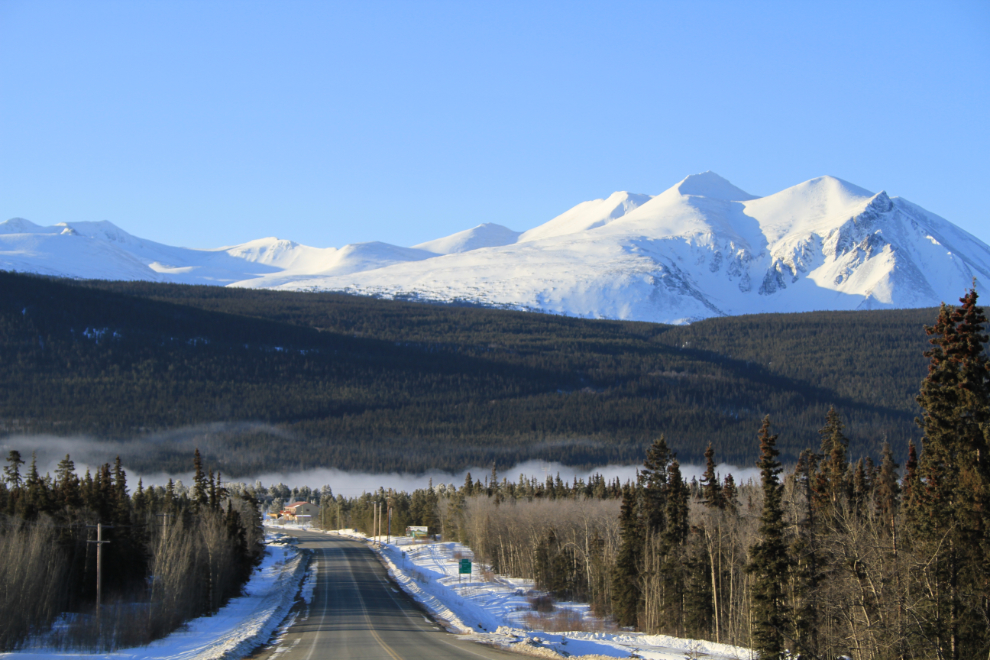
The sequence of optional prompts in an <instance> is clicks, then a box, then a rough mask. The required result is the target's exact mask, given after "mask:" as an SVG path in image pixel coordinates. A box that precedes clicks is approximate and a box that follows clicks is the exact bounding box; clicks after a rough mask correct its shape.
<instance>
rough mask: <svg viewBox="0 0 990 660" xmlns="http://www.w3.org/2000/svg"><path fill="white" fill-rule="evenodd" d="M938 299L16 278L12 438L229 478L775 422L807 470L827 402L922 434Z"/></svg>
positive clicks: (437, 460)
mask: <svg viewBox="0 0 990 660" xmlns="http://www.w3.org/2000/svg"><path fill="white" fill-rule="evenodd" d="M932 315H933V312H932V310H895V311H877V312H849V313H843V312H827V313H826V312H822V313H810V314H781V315H760V316H748V317H736V318H720V319H711V320H708V321H703V322H700V323H695V324H693V325H690V326H684V327H678V326H664V325H657V324H649V323H633V322H618V321H601V320H586V319H575V318H567V317H559V316H551V315H544V314H535V313H523V312H512V311H504V310H491V309H480V308H467V307H454V306H441V305H428V304H418V303H409V302H402V301H386V300H376V299H372V298H364V297H356V296H346V295H339V294H323V293H295V292H273V291H255V290H246V289H229V288H222V287H204V286H180V285H165V284H155V283H147V282H78V281H69V280H57V279H50V278H44V277H39V276H31V275H23V274H15V273H8V272H0V439H2V438H5V437H6V438H10V437H12V436H18V435H29V434H51V435H56V436H63V437H64V436H74V435H82V436H86V437H89V438H94V439H100V440H107V441H110V442H112V443H113V444H114V446H113V451H114V453H119V454H120V455H121V457H122V459H123V460H124V461H125V463H126V464H127V465H129V466H131V468H132V469H136V470H140V471H142V472H145V471H147V472H153V471H154V472H157V471H160V470H166V471H180V470H184V469H186V463H187V458H186V457H187V456H188V455H189V453H190V452H191V451H192V448H193V447H196V446H198V447H200V448H201V449H202V451H203V455H204V457H205V458H207V459H208V460H210V461H211V462H212V463H214V464H216V465H217V466H218V467H219V468H220V469H221V470H222V471H223V472H224V473H225V474H229V475H230V476H232V477H237V476H240V475H246V474H250V473H253V472H257V471H261V470H270V469H273V468H274V469H300V468H307V467H316V466H327V467H337V468H341V469H349V470H358V469H359V470H369V471H386V470H389V471H390V470H400V471H407V472H417V471H421V470H424V469H427V468H431V469H436V468H440V469H450V470H457V469H463V468H464V467H469V466H471V465H479V464H483V465H490V464H492V463H497V464H499V465H506V466H507V465H511V464H513V463H515V462H517V461H523V460H527V459H544V460H556V461H561V462H563V463H565V464H569V465H575V466H585V467H587V466H594V465H602V464H604V463H607V462H623V463H636V462H640V461H641V460H642V459H643V451H644V447H646V446H648V445H649V443H650V442H652V440H653V439H655V438H656V437H657V436H658V435H659V434H661V433H663V434H665V436H666V438H667V441H668V443H669V445H670V447H671V448H672V449H673V450H675V451H677V452H678V455H679V456H680V457H681V460H683V461H685V462H693V463H700V462H701V461H702V459H703V456H702V454H703V452H704V450H705V448H706V447H707V446H708V444H709V443H711V444H712V445H713V447H714V448H715V450H716V451H717V452H718V454H719V456H720V457H721V458H722V460H724V461H726V462H728V463H734V464H747V465H749V464H752V462H753V460H755V458H756V450H755V449H754V447H753V446H752V444H751V443H748V442H742V441H741V438H745V437H747V436H749V435H750V434H751V432H752V431H751V429H752V428H753V426H754V424H758V423H759V420H761V419H762V418H763V417H764V416H765V415H767V414H770V415H772V416H773V419H774V421H775V425H776V427H777V428H778V429H779V430H780V432H781V438H782V441H781V444H780V446H779V449H780V451H781V457H782V460H784V461H785V462H787V463H791V464H793V463H794V462H795V461H796V460H797V458H798V454H799V453H800V451H801V449H803V448H804V447H805V446H806V445H807V444H808V443H809V442H810V441H811V440H812V439H814V438H815V437H816V436H817V430H818V427H819V425H820V420H821V419H822V418H823V416H824V414H825V412H826V411H827V410H828V409H829V407H830V406H832V405H835V406H836V407H838V408H839V409H841V410H843V413H844V415H845V418H846V432H847V434H848V437H849V439H850V452H851V453H852V454H853V455H855V456H859V455H867V454H868V455H872V456H873V457H874V458H877V459H879V456H880V448H881V445H882V443H883V441H884V439H887V440H889V441H890V443H891V445H892V446H893V447H894V451H895V456H896V457H898V459H899V460H900V459H903V456H904V452H905V451H906V447H907V440H908V439H909V438H911V437H917V436H918V431H917V428H916V427H915V426H914V425H913V419H914V417H915V416H916V414H917V413H918V409H917V405H916V404H915V402H914V399H913V397H914V395H915V393H916V392H917V389H918V383H919V382H920V381H921V378H922V377H923V376H924V369H925V362H924V360H923V358H922V357H921V353H922V351H923V347H924V346H925V334H924V331H923V324H924V322H925V321H926V320H928V319H930V318H932Z"/></svg>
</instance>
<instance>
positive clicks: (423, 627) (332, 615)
mask: <svg viewBox="0 0 990 660" xmlns="http://www.w3.org/2000/svg"><path fill="white" fill-rule="evenodd" d="M293 533H294V534H295V535H297V536H298V537H299V540H300V544H299V546H300V547H303V548H312V549H313V551H314V552H315V556H314V558H313V560H314V561H316V562H318V563H317V569H316V571H317V572H316V587H315V589H314V592H313V602H312V604H311V605H310V606H309V607H308V610H307V609H304V610H303V612H302V613H300V615H299V616H298V617H297V618H296V622H295V624H293V625H292V627H291V628H289V631H288V633H287V634H286V635H285V637H284V638H283V639H282V641H281V642H280V643H279V644H278V646H275V647H271V648H266V649H263V650H262V651H259V652H258V653H256V654H255V655H254V656H252V657H253V658H259V659H263V660H267V659H271V660H275V659H277V660H316V659H317V658H334V660H366V659H369V658H380V659H382V660H507V659H509V658H511V659H512V660H519V657H520V656H519V655H517V654H515V653H508V652H506V651H499V650H497V649H493V648H489V647H487V646H483V645H481V644H477V643H475V642H471V641H468V640H465V639H463V638H461V637H459V636H458V635H452V634H450V633H448V632H445V631H443V630H442V629H441V628H440V627H439V626H438V625H437V624H435V623H433V622H432V621H430V620H429V619H427V618H426V616H425V614H424V613H423V610H421V609H420V608H419V607H418V606H417V605H415V604H414V603H413V601H412V600H411V599H410V598H409V597H408V596H406V594H405V593H404V592H402V591H400V590H399V588H398V587H396V586H395V585H394V584H393V583H392V582H390V581H389V579H388V574H387V573H386V571H385V568H384V567H383V566H382V565H381V563H380V562H379V561H378V559H377V558H376V557H375V555H374V553H372V552H371V550H370V549H368V548H367V547H366V546H365V545H364V543H361V542H358V541H351V540H348V539H344V538H340V537H336V536H328V535H324V534H316V533H313V532H303V531H300V532H293Z"/></svg>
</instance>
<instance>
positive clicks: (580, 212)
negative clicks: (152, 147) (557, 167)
mask: <svg viewBox="0 0 990 660" xmlns="http://www.w3.org/2000/svg"><path fill="white" fill-rule="evenodd" d="M0 268H5V269H13V270H23V271H31V272H41V273H47V274H55V275H65V276H69V277H95V278H108V279H146V280H159V281H174V282H188V283H210V284H222V285H234V286H243V287H261V288H280V289H296V290H300V289H301V290H329V291H347V292H352V293H359V294H370V295H378V296H384V297H395V296H403V297H408V296H412V297H418V298H420V299H424V300H434V301H470V302H475V303H480V304H485V305H492V306H499V307H508V308H513V309H526V310H538V311H544V312H552V313H558V314H566V315H571V316H581V317H590V318H618V319H634V320H643V321H658V322H666V323H683V322H690V321H693V320H697V319H702V318H707V317H711V316H719V315H735V314H746V313H759V312H795V311H810V310H824V309H842V310H850V309H876V308H897V307H922V306H934V305H938V304H939V302H941V301H943V300H945V301H955V300H956V299H957V298H958V297H959V296H960V295H961V294H962V293H963V292H964V290H965V289H966V288H967V287H969V286H971V284H972V281H973V278H974V277H975V278H976V279H977V280H978V281H979V282H980V283H982V282H986V281H988V280H990V247H988V246H987V245H986V244H985V243H983V242H982V241H980V240H979V239H977V238H975V237H974V236H971V235H970V234H968V233H967V232H965V231H963V230H961V229H959V228H958V227H956V226H954V225H953V224H952V223H950V222H949V221H947V220H945V219H944V218H941V217H939V216H937V215H935V214H933V213H930V212H928V211H926V210H925V209H922V208H921V207H918V206H916V205H914V204H912V203H911V202H908V201H907V200H904V199H900V198H890V197H888V196H887V194H886V193H884V192H880V193H876V194H874V193H872V192H870V191H867V190H864V189H862V188H859V187H857V186H855V185H853V184H850V183H847V182H845V181H842V180H840V179H837V178H834V177H820V178H817V179H812V180H810V181H806V182H804V183H801V184H798V185H796V186H793V187H791V188H788V189H786V190H783V191H780V192H778V193H775V194H773V195H769V196H766V197H759V198H757V197H754V196H753V195H750V194H748V193H746V192H745V191H743V190H740V189H739V188H737V187H735V186H733V185H732V184H731V183H729V182H728V181H726V180H725V179H723V178H721V177H720V176H718V175H717V174H715V173H713V172H705V173H703V174H696V175H692V176H689V177H687V178H685V179H684V180H682V181H680V182H678V183H677V184H675V185H674V186H672V187H671V188H669V189H668V190H666V191H664V192H662V193H660V194H659V195H656V196H650V195H639V194H633V193H628V192H616V193H613V194H612V195H610V196H609V197H607V198H605V199H597V200H593V201H589V202H584V203H581V204H578V205H577V206H575V207H574V208H572V209H570V210H568V211H566V212H565V213H562V214H561V215H559V216H557V217H556V218H553V219H552V220H550V221H548V222H546V223H545V224H542V225H540V226H538V227H535V228H533V229H530V230H529V231H526V232H521V233H520V232H515V231H513V230H511V229H508V228H506V227H503V226H501V225H496V224H483V225H479V226H476V227H474V228H473V229H468V230H465V231H462V232H458V233H456V234H453V235H451V236H447V237H444V238H439V239H436V240H433V241H428V242H426V243H421V244H419V245H417V246H414V247H412V248H405V247H399V246H396V245H390V244H388V243H379V242H372V243H361V244H356V245H347V246H344V247H342V248H339V249H337V248H312V247H307V246H303V245H299V244H296V243H292V242H291V241H285V240H279V239H276V238H266V239H260V240H257V241H252V242H249V243H245V244H243V245H236V246H229V247H225V248H219V249H216V250H190V249H185V248H175V247H170V246H166V245H162V244H159V243H154V242H151V241H145V240H142V239H139V238H136V237H134V236H131V235H130V234H127V233H126V232H124V231H123V230H121V229H119V228H118V227H116V226H114V225H112V224H110V223H106V222H103V223H82V222H79V223H63V224H60V225H55V226H53V227H39V226H37V225H34V224H33V223H30V222H28V221H26V220H22V219H14V220H8V221H7V222H5V223H0Z"/></svg>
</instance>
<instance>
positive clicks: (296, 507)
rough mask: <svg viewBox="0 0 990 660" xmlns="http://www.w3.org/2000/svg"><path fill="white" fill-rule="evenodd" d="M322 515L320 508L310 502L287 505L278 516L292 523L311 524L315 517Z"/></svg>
mask: <svg viewBox="0 0 990 660" xmlns="http://www.w3.org/2000/svg"><path fill="white" fill-rule="evenodd" d="M319 515H320V508H319V507H318V506H316V505H315V504H310V503H309V502H293V503H292V504H289V505H286V507H285V508H284V509H282V511H281V512H280V513H279V514H278V517H279V519H280V520H288V521H290V522H310V521H311V520H312V519H313V518H314V517H316V516H319Z"/></svg>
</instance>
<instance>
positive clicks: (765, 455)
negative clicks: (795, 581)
mask: <svg viewBox="0 0 990 660" xmlns="http://www.w3.org/2000/svg"><path fill="white" fill-rule="evenodd" d="M759 438H760V460H759V462H758V463H757V464H756V466H757V467H758V468H760V484H761V486H762V489H763V513H762V514H761V515H760V526H759V539H758V540H757V541H756V543H755V544H753V546H752V547H751V548H750V550H749V563H748V564H747V565H746V570H747V571H748V572H749V573H750V574H751V575H752V576H753V586H752V592H751V593H752V612H753V615H752V616H753V650H755V651H756V652H757V654H758V656H759V657H760V658H761V660H766V659H767V658H775V659H777V660H783V659H784V658H785V657H786V641H785V640H786V637H787V631H788V629H789V627H790V611H789V609H788V606H787V603H786V602H785V591H784V585H786V584H787V577H788V569H789V567H790V559H789V558H788V556H787V544H786V540H785V538H784V508H783V492H784V486H783V484H781V483H780V479H779V475H780V471H781V467H780V461H778V460H777V456H778V455H779V454H780V452H778V451H777V436H776V435H774V434H771V433H770V416H769V415H767V416H766V417H765V418H764V419H763V426H762V428H761V429H760V434H759Z"/></svg>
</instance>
